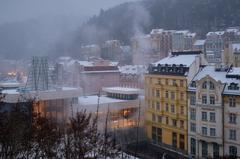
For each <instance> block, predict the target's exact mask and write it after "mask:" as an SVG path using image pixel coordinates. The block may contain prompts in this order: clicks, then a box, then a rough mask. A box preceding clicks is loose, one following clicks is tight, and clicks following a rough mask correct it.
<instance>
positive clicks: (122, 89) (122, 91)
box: [102, 87, 141, 94]
mask: <svg viewBox="0 0 240 159" xmlns="http://www.w3.org/2000/svg"><path fill="white" fill-rule="evenodd" d="M102 90H103V91H105V92H108V93H119V94H140V91H141V90H140V89H137V88H127V87H103V88H102Z"/></svg>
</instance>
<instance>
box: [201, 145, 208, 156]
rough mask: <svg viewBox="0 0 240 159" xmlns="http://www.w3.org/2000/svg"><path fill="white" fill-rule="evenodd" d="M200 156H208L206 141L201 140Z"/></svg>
mask: <svg viewBox="0 0 240 159" xmlns="http://www.w3.org/2000/svg"><path fill="white" fill-rule="evenodd" d="M202 157H203V158H207V157H208V144H207V142H205V141H203V142H202Z"/></svg>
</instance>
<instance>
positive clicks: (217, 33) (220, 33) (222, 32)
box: [207, 31, 225, 36]
mask: <svg viewBox="0 0 240 159" xmlns="http://www.w3.org/2000/svg"><path fill="white" fill-rule="evenodd" d="M224 33H225V32H224V31H215V32H208V33H207V36H211V35H220V36H221V35H223V34H224Z"/></svg>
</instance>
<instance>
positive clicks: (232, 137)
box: [229, 129, 236, 140]
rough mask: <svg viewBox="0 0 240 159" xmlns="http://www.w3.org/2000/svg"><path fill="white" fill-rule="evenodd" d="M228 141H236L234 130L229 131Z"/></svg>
mask: <svg viewBox="0 0 240 159" xmlns="http://www.w3.org/2000/svg"><path fill="white" fill-rule="evenodd" d="M229 139H230V140H236V130H233V129H230V130H229Z"/></svg>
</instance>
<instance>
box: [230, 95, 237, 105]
mask: <svg viewBox="0 0 240 159" xmlns="http://www.w3.org/2000/svg"><path fill="white" fill-rule="evenodd" d="M229 107H236V98H234V97H230V98H229Z"/></svg>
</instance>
